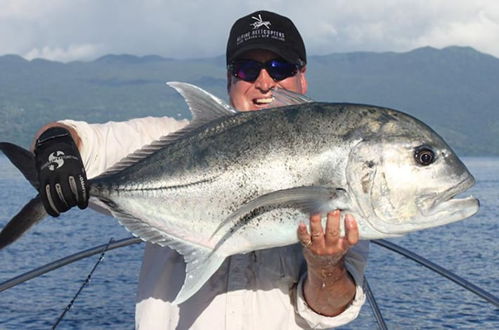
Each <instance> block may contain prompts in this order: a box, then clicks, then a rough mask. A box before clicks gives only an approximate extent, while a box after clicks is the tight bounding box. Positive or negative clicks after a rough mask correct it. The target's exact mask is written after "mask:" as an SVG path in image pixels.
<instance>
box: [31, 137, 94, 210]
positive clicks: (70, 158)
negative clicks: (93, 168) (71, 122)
mask: <svg viewBox="0 0 499 330" xmlns="http://www.w3.org/2000/svg"><path fill="white" fill-rule="evenodd" d="M35 166H36V169H37V171H38V180H39V182H40V186H39V188H38V190H39V192H40V196H41V198H42V201H43V206H44V207H45V210H46V211H47V213H48V214H50V215H51V216H53V217H57V216H59V214H60V213H62V212H66V211H67V210H69V209H70V208H72V207H73V206H76V205H78V207H79V208H80V209H84V208H86V207H87V206H88V184H87V175H86V174H85V168H84V167H83V163H82V161H81V156H80V152H79V151H78V148H77V147H76V144H75V142H74V141H73V138H72V137H71V134H70V133H69V131H68V130H67V129H65V128H62V127H52V128H49V129H47V130H46V131H45V132H43V134H42V135H40V137H39V138H38V140H37V141H36V145H35Z"/></svg>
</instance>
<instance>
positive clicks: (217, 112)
mask: <svg viewBox="0 0 499 330" xmlns="http://www.w3.org/2000/svg"><path fill="white" fill-rule="evenodd" d="M166 84H167V85H168V86H170V87H172V88H174V89H175V90H176V91H177V92H179V93H180V95H182V97H183V98H184V100H185V102H186V103H187V104H188V105H189V110H190V111H191V113H192V122H191V125H195V126H200V125H203V124H205V123H207V122H210V121H212V120H215V119H218V118H221V117H226V116H232V115H234V114H236V113H238V111H237V110H235V109H234V108H232V107H231V106H230V105H228V104H227V103H225V102H224V101H223V100H221V99H219V98H218V97H216V96H215V95H213V94H210V93H208V92H207V91H205V90H204V89H202V88H199V87H197V86H194V85H191V84H188V83H183V82H176V81H170V82H167V83H166Z"/></svg>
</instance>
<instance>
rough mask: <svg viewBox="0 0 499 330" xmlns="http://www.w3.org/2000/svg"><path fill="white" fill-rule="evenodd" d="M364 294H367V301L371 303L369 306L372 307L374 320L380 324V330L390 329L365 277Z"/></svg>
mask: <svg viewBox="0 0 499 330" xmlns="http://www.w3.org/2000/svg"><path fill="white" fill-rule="evenodd" d="M364 292H365V293H366V297H367V301H369V306H371V310H372V312H373V316H374V319H375V320H376V323H378V329H380V330H387V329H388V327H387V326H386V322H385V319H383V315H382V314H381V310H380V309H379V306H378V303H377V302H376V298H374V294H373V292H372V290H371V287H370V286H369V283H368V282H367V278H366V277H365V276H364Z"/></svg>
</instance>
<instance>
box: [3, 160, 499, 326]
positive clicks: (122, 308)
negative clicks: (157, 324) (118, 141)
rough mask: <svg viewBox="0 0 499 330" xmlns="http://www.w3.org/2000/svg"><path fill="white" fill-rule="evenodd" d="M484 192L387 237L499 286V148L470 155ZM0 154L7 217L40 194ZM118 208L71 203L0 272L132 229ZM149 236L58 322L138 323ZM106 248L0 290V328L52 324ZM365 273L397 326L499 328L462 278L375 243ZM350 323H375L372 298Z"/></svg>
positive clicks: (494, 314)
mask: <svg viewBox="0 0 499 330" xmlns="http://www.w3.org/2000/svg"><path fill="white" fill-rule="evenodd" d="M464 162H465V163H466V165H467V166H468V168H469V169H470V171H471V172H472V173H473V175H474V176H475V178H476V179H477V184H476V185H475V186H474V187H473V188H472V189H471V193H472V194H473V195H474V196H476V197H478V198H479V199H480V202H481V209H480V212H479V213H478V214H477V215H475V216H473V217H472V218H469V219H466V220H464V221H461V222H458V223H454V224H450V225H446V226H443V227H439V228H434V229H429V230H425V231H420V232H415V233H411V234H408V235H406V236H404V237H401V238H396V239H390V241H391V242H394V243H396V244H398V245H400V246H402V247H404V248H406V249H409V250H411V251H413V252H415V253H417V254H419V255H421V256H423V257H425V258H427V259H429V260H431V261H433V262H435V263H437V264H439V265H441V266H442V267H444V268H446V269H448V270H450V271H452V272H454V273H456V274H457V275H459V276H461V277H463V278H465V279H467V280H468V281H470V282H472V283H473V284H475V285H478V286H480V287H481V288H482V289H484V290H487V291H489V292H490V293H492V294H494V295H495V296H499V234H498V233H499V219H498V216H499V158H465V159H464ZM34 194H35V192H34V189H33V188H32V187H31V186H30V185H29V184H28V183H27V182H26V181H25V179H24V178H23V177H22V176H21V175H20V174H19V173H18V172H17V170H16V169H15V168H14V167H12V166H11V165H10V164H9V163H8V161H7V160H6V158H5V157H4V156H3V155H1V156H0V201H2V202H1V203H0V227H3V226H4V225H5V224H6V223H7V222H8V221H9V220H10V218H11V217H12V216H13V215H14V214H15V213H16V212H17V211H18V210H19V208H20V207H21V206H22V205H24V203H25V202H26V201H27V200H28V199H29V198H31V197H32V196H34ZM129 236H130V235H129V234H128V232H127V231H126V230H125V229H123V227H121V226H120V225H119V224H118V223H117V222H116V221H115V220H114V219H113V218H110V217H106V216H102V215H100V214H98V213H96V212H93V211H91V210H86V211H85V212H81V211H79V210H72V211H70V212H68V213H67V214H64V215H62V216H61V217H59V218H57V219H47V220H45V221H42V222H41V223H40V224H38V225H37V226H35V227H34V228H32V229H31V230H30V232H29V233H28V234H26V235H24V236H23V237H22V238H21V239H20V240H18V241H17V242H16V243H15V244H13V245H11V246H9V247H8V248H6V249H4V250H2V251H0V282H3V281H6V280H8V279H10V278H12V277H14V276H17V275H20V274H22V273H24V272H26V271H29V270H31V269H33V268H36V267H39V266H42V265H44V264H46V263H49V262H52V261H54V260H56V259H59V258H62V257H64V256H67V255H69V254H73V253H76V252H78V251H80V250H84V249H88V248H90V247H93V246H96V245H99V244H105V243H107V242H108V241H109V239H110V238H111V237H112V238H114V239H115V240H118V239H121V238H125V237H129ZM142 252H143V245H142V244H137V245H132V246H128V247H124V248H121V249H117V250H113V251H108V252H107V253H106V255H105V257H104V259H103V261H102V262H101V263H100V264H99V266H98V268H97V269H96V271H95V272H94V274H93V276H92V278H91V281H90V283H89V285H88V286H86V287H85V288H84V290H83V291H82V292H81V294H80V295H79V297H78V299H77V300H76V301H75V303H74V305H73V307H72V308H71V309H70V310H69V311H68V312H67V314H66V315H65V317H64V318H63V319H62V321H61V322H60V323H59V326H58V328H59V329H133V324H134V321H133V320H134V308H135V307H134V298H135V289H136V286H137V277H138V272H139V269H140V263H141V258H142ZM98 258H99V256H98V255H96V256H93V257H90V258H87V259H84V260H80V261H78V262H75V263H73V264H70V265H68V266H65V267H63V268H60V269H58V270H55V271H53V272H50V273H48V274H45V275H43V276H41V277H38V278H35V279H32V280H30V281H28V282H26V283H23V284H20V285H18V286H16V287H13V288H10V289H8V290H6V291H3V292H1V293H0V329H47V328H51V327H52V326H53V325H54V324H55V322H56V320H57V319H58V318H59V316H60V315H61V313H62V312H63V311H64V309H65V308H66V306H67V305H68V304H69V302H70V301H71V299H72V298H73V296H74V295H75V293H76V292H77V291H78V289H79V288H80V286H81V285H82V283H83V282H84V281H85V279H86V278H87V275H88V274H89V272H90V271H91V269H92V268H93V266H94V264H95V263H96V262H97V260H98ZM366 276H367V278H368V280H369V284H370V286H371V289H372V290H373V293H374V296H375V298H376V300H377V302H378V305H379V307H380V309H381V312H382V314H383V317H384V319H385V321H386V323H387V325H388V327H389V328H390V329H435V328H439V329H441V328H456V329H462V328H465V329H499V309H497V308H495V307H494V306H492V305H491V304H489V303H487V302H485V301H484V300H482V299H481V298H479V297H477V296H475V295H474V294H472V293H470V292H468V291H466V290H465V289H463V288H461V287H460V286H458V285H457V284H454V283H453V282H450V281H448V280H446V279H445V278H442V277H440V276H439V275H437V274H435V273H433V272H432V271H430V270H428V269H426V268H424V267H422V266H420V265H418V264H416V263H414V262H413V261H411V260H409V259H406V258H405V257H402V256H400V255H398V254H395V253H394V252H391V251H388V250H386V249H384V248H383V247H380V246H377V245H374V244H371V250H370V256H369V263H368V266H367V271H366ZM342 328H343V329H374V328H376V322H375V320H374V318H373V316H372V312H371V309H370V306H369V304H368V303H367V302H366V304H365V305H364V307H363V309H362V311H361V314H360V315H359V317H358V318H357V319H356V320H355V321H353V322H352V323H350V324H348V325H347V326H345V327H342Z"/></svg>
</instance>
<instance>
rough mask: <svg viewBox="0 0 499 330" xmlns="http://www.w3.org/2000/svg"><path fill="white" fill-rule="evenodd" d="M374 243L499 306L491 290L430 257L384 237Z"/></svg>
mask: <svg viewBox="0 0 499 330" xmlns="http://www.w3.org/2000/svg"><path fill="white" fill-rule="evenodd" d="M371 242H372V243H374V244H377V245H380V246H382V247H384V248H387V249H388V250H391V251H394V252H397V253H398V254H401V255H403V256H404V257H407V258H409V259H411V260H414V261H416V262H417V263H419V264H421V265H423V266H425V267H427V268H429V269H431V270H432V271H434V272H436V273H438V274H440V275H441V276H443V277H445V278H447V279H449V280H451V281H452V282H454V283H456V284H458V285H460V286H462V287H463V288H465V289H466V290H468V291H470V292H473V293H474V294H476V295H477V296H479V297H482V298H483V299H485V300H487V301H488V302H490V303H491V304H493V305H495V306H496V307H499V298H497V297H496V296H494V295H492V294H490V293H489V292H487V291H485V290H483V289H481V288H479V287H478V286H476V285H474V284H473V283H470V282H468V281H467V280H465V279H464V278H462V277H460V276H458V275H456V274H454V273H452V272H450V271H449V270H447V269H445V268H443V267H441V266H439V265H437V264H435V263H433V262H431V261H430V260H428V259H425V258H423V257H421V256H420V255H417V254H416V253H414V252H411V251H409V250H407V249H404V248H403V247H400V246H398V245H396V244H394V243H392V242H388V241H386V240H384V239H376V240H372V241H371Z"/></svg>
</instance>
